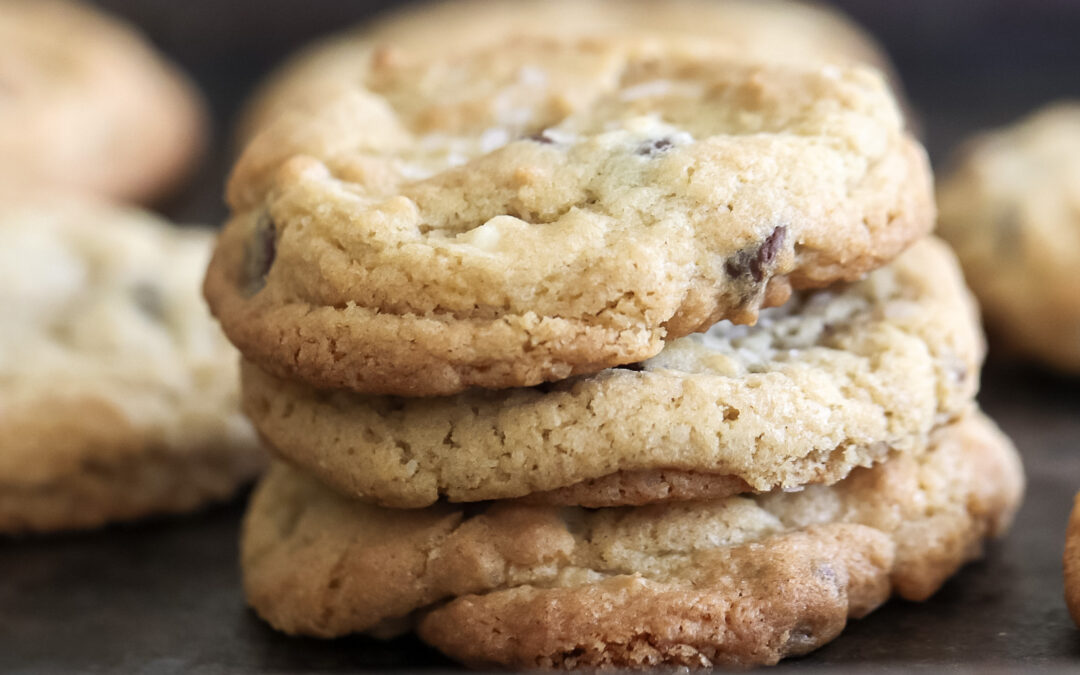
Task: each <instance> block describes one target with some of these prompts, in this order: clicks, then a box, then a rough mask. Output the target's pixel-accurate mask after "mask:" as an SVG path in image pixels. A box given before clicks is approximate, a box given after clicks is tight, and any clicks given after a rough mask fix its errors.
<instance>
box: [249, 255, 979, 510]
mask: <svg viewBox="0 0 1080 675" xmlns="http://www.w3.org/2000/svg"><path fill="white" fill-rule="evenodd" d="M982 356H983V342H982V334H981V332H980V329H979V324H978V318H977V316H976V310H975V307H974V303H973V301H972V299H971V298H970V296H969V294H968V292H967V290H966V288H965V287H964V285H963V280H962V278H961V276H960V270H959V268H958V266H957V264H956V261H955V259H954V258H953V256H952V254H951V253H950V252H949V250H948V249H947V248H946V247H945V246H944V245H943V244H941V243H940V242H938V241H936V240H932V239H927V240H924V241H921V242H919V243H917V244H916V245H915V246H913V247H912V248H911V249H910V250H908V251H907V252H905V253H904V254H903V255H902V256H900V257H899V258H898V259H897V260H896V261H894V262H893V263H892V264H891V265H890V266H887V267H885V268H882V269H880V270H878V271H876V272H874V273H873V274H871V275H870V276H869V277H868V278H867V279H866V280H864V281H862V282H857V283H854V284H851V285H848V286H841V287H836V288H834V289H829V290H821V291H806V292H802V293H800V294H798V295H796V296H795V297H794V298H793V299H792V300H791V301H790V302H789V303H787V304H786V305H784V306H783V307H778V308H773V309H769V310H766V311H764V312H762V314H761V319H760V321H758V323H757V325H755V326H753V327H748V326H737V325H734V324H731V323H728V322H723V323H720V324H717V325H715V326H713V327H712V328H711V329H710V330H709V331H708V332H707V333H704V334H699V335H693V336H689V337H685V338H682V339H679V340H676V341H674V342H672V343H670V344H669V345H668V346H667V347H666V348H665V349H664V351H662V352H661V353H660V354H659V355H658V356H657V357H655V358H653V359H650V360H649V361H646V362H644V363H642V364H639V365H635V366H634V367H632V368H613V369H608V370H605V371H603V372H601V373H599V374H596V375H592V376H583V377H579V378H575V379H571V380H567V381H564V382H559V383H555V384H550V385H544V386H543V387H536V388H529V389H516V390H512V391H497V392H493V391H471V392H466V393H464V394H459V395H456V396H452V397H446V398H438V399H402V398H396V397H385V396H363V395H358V394H353V393H350V392H342V391H317V390H314V389H311V388H310V387H306V386H304V385H302V384H299V383H296V382H291V381H287V380H282V379H279V378H276V377H274V376H272V375H269V374H267V373H265V371H262V370H261V369H259V368H258V367H256V366H253V365H251V364H250V363H245V364H244V366H243V367H242V369H241V372H242V378H243V384H242V391H243V397H244V408H245V411H246V412H247V414H248V416H249V417H250V418H251V419H252V421H253V422H254V423H255V426H256V428H258V429H259V431H260V433H261V434H262V436H263V437H264V438H265V439H266V440H267V441H268V443H269V444H270V445H272V446H274V447H275V448H276V449H277V450H278V452H280V453H281V454H282V455H283V456H285V457H286V458H288V459H289V460H290V461H292V462H294V463H296V464H298V465H300V466H302V467H304V468H305V469H306V470H308V471H311V472H312V473H314V474H315V475H317V476H318V477H319V478H320V479H321V480H323V481H324V482H326V483H327V484H329V485H331V486H333V487H334V488H336V489H338V490H339V491H342V492H343V493H345V494H349V495H353V496H357V497H361V498H364V499H367V500H370V501H374V502H377V503H379V504H382V505H384V506H393V507H421V506H427V505H429V504H431V503H433V502H435V501H436V500H437V499H439V498H441V497H445V498H448V499H449V500H451V501H479V500H486V499H506V498H512V497H522V496H525V495H531V497H530V499H532V500H533V501H537V500H540V501H544V502H549V503H551V502H553V503H563V504H566V503H572V504H581V505H587V506H609V505H618V504H641V503H647V502H651V501H658V500H664V499H702V498H716V497H722V496H726V495H729V494H735V493H738V492H744V491H746V490H760V491H765V490H770V489H773V488H776V487H782V488H793V487H798V486H800V485H803V484H806V483H815V482H825V483H831V482H835V481H836V480H839V479H840V478H843V477H844V476H845V475H847V473H848V472H849V471H850V470H851V469H852V468H854V467H856V466H867V465H870V464H872V463H873V462H875V461H878V460H880V459H882V458H884V457H885V456H886V454H887V453H888V452H889V451H890V450H894V451H898V452H918V451H921V450H922V449H924V448H925V446H926V439H927V436H928V434H929V433H930V432H931V430H932V429H933V428H935V427H936V426H939V425H941V424H943V423H947V422H948V421H949V420H951V419H954V418H956V417H957V416H959V415H960V414H961V413H962V412H963V411H964V410H965V409H966V408H967V407H968V406H970V405H971V400H972V398H973V397H974V394H975V392H976V390H977V388H978V374H979V368H980V366H981V363H982ZM534 493H541V494H534Z"/></svg>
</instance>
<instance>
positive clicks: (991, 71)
mask: <svg viewBox="0 0 1080 675" xmlns="http://www.w3.org/2000/svg"><path fill="white" fill-rule="evenodd" d="M98 4H99V5H101V6H102V7H105V8H107V9H109V10H111V11H113V12H114V13H116V14H118V15H120V16H123V17H125V18H127V19H128V20H129V21H131V22H133V23H135V24H137V25H138V26H140V27H141V28H142V29H143V31H145V32H146V33H147V35H148V36H149V37H150V39H152V40H153V41H154V42H156V43H157V44H158V46H159V47H161V48H162V49H163V50H164V51H165V52H167V53H168V54H169V55H170V56H172V57H173V59H175V60H176V61H177V62H179V63H180V64H181V65H182V66H183V67H184V68H186V69H187V70H188V72H189V73H190V74H191V75H192V76H193V77H194V78H195V79H196V81H198V83H199V84H200V86H201V87H202V88H203V90H204V92H205V93H206V95H207V97H208V98H209V100H210V102H211V105H212V107H213V112H214V116H215V122H216V125H217V128H216V132H217V138H216V143H215V147H216V148H217V152H216V153H215V154H214V155H213V156H212V157H211V158H209V160H208V163H207V164H206V166H205V167H204V170H203V171H202V173H201V174H200V176H199V180H198V181H197V183H196V184H195V185H193V186H192V188H191V189H190V190H189V191H188V192H187V193H186V194H184V195H182V196H181V197H180V198H179V199H178V200H176V201H175V202H174V203H173V204H172V205H171V207H170V208H169V209H167V210H169V211H170V212H171V213H172V214H173V215H176V216H178V217H180V218H184V219H197V220H218V219H220V218H221V217H223V215H224V208H223V207H222V206H221V204H220V199H219V198H218V195H220V193H221V189H220V185H221V182H222V180H223V178H224V174H225V172H226V170H227V166H226V164H227V157H228V138H229V136H228V134H229V129H230V125H231V121H232V119H233V117H234V116H235V114H236V112H237V110H238V109H239V107H240V105H241V104H242V103H243V101H244V98H245V97H246V96H247V95H248V94H249V93H250V92H251V90H252V88H253V87H254V86H255V84H256V83H257V82H258V81H259V79H260V78H261V77H262V76H264V75H265V74H266V73H267V72H269V70H270V69H272V68H273V67H274V66H275V65H276V64H278V63H280V62H281V60H282V59H283V58H285V57H286V56H287V55H288V54H289V53H290V52H291V51H293V50H294V49H296V48H298V47H300V46H302V45H304V44H305V43H307V42H309V41H310V40H312V39H314V38H317V37H319V36H320V35H325V34H327V33H330V32H333V31H336V30H341V29H343V28H345V27H348V26H350V25H352V24H354V23H356V22H359V21H362V20H364V19H365V18H367V17H370V16H372V15H374V14H375V13H377V12H379V11H382V10H386V9H389V8H392V7H396V6H402V5H404V4H405V3H403V2H393V1H391V0H381V1H377V0H304V1H303V2H301V1H300V0H186V1H184V0H181V1H177V0H98ZM826 4H827V3H826ZM831 4H833V5H835V6H836V7H838V8H839V9H841V10H843V11H844V12H846V13H847V14H849V15H850V16H851V17H853V18H854V19H855V20H856V21H857V22H859V23H860V24H862V25H863V26H864V27H865V28H867V29H868V30H869V31H870V32H871V33H873V34H874V35H875V36H877V38H878V39H879V40H880V41H881V42H882V43H883V44H884V45H885V47H886V49H887V50H888V52H889V53H890V55H891V56H892V58H893V60H894V62H895V63H896V65H897V69H898V70H899V72H900V75H901V77H902V79H903V83H904V86H905V87H906V90H907V92H908V95H909V96H910V98H911V100H912V102H913V104H914V107H915V109H916V111H917V113H918V115H919V117H920V119H921V123H922V127H923V131H924V135H925V140H926V143H927V146H928V148H929V150H930V154H931V156H932V157H933V159H934V161H935V163H937V164H938V165H940V163H941V162H942V161H943V159H944V158H945V157H946V156H947V154H948V152H949V150H950V148H951V147H953V146H954V145H955V144H956V143H957V142H958V141H959V140H960V139H962V138H963V137H965V136H966V135H967V134H969V133H970V132H972V131H974V130H977V129H981V128H985V127H988V126H994V125H999V124H1002V123H1005V122H1008V121H1010V120H1012V119H1015V118H1016V117H1018V116H1020V115H1022V114H1024V113H1025V112H1026V111H1028V110H1031V109H1033V108H1035V107H1037V106H1039V105H1041V104H1043V103H1045V102H1048V101H1050V100H1053V99H1056V98H1062V97H1069V96H1080V1H1078V0H934V1H932V2H931V1H929V0H927V1H923V2H897V1H896V0H836V1H835V2H833V3H831ZM658 11H662V10H658Z"/></svg>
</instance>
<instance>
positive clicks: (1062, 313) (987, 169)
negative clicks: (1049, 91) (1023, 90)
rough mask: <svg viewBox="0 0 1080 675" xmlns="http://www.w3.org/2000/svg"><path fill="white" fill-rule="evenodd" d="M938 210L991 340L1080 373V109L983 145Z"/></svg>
mask: <svg viewBox="0 0 1080 675" xmlns="http://www.w3.org/2000/svg"><path fill="white" fill-rule="evenodd" d="M938 204H939V208H940V220H939V233H940V234H941V236H943V237H945V238H946V239H947V240H948V241H949V242H950V243H951V244H952V245H953V247H954V248H955V249H956V252H957V254H958V255H959V257H960V261H961V263H962V264H963V266H964V272H965V274H966V276H967V280H968V283H969V284H970V285H971V287H972V289H973V290H974V291H975V294H976V295H977V296H978V298H979V300H980V302H981V303H982V307H983V312H984V314H985V315H986V320H987V323H988V326H989V327H990V329H991V335H992V336H994V337H997V338H998V339H999V344H1000V345H1001V346H1003V347H1005V348H1006V349H1007V350H1011V351H1014V352H1016V353H1019V354H1022V355H1024V356H1027V357H1031V358H1034V359H1037V360H1039V361H1042V362H1043V363H1044V364H1046V365H1048V366H1050V367H1053V368H1055V369H1058V370H1061V371H1064V372H1070V373H1080V275H1078V274H1077V270H1078V269H1080V102H1072V103H1058V104H1055V105H1053V106H1050V107H1048V108H1045V109H1043V110H1041V111H1039V112H1036V113H1034V114H1033V115H1031V116H1030V117H1028V118H1026V119H1024V120H1021V121H1020V122H1019V123H1017V124H1015V125H1014V126H1011V127H1008V128H1005V129H1000V130H997V131H992V132H989V133H985V134H983V135H981V136H979V137H976V138H975V139H973V140H972V141H971V142H970V143H969V144H968V145H967V146H966V147H965V148H964V149H963V150H962V151H961V152H960V153H959V154H958V156H957V157H956V158H955V161H954V164H953V167H952V170H951V171H950V172H949V173H948V174H946V175H945V177H944V178H943V179H942V180H941V181H940V183H939V186H938Z"/></svg>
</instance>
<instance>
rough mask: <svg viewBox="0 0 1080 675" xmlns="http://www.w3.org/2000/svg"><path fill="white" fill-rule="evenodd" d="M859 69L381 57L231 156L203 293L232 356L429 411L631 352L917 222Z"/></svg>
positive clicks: (769, 300)
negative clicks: (225, 218)
mask: <svg viewBox="0 0 1080 675" xmlns="http://www.w3.org/2000/svg"><path fill="white" fill-rule="evenodd" d="M929 175H930V174H929V169H928V166H927V163H926V158H925V153H924V152H923V150H922V148H921V147H920V146H919V145H918V143H917V142H915V141H914V140H912V139H911V138H910V136H909V135H908V134H906V133H905V132H904V129H903V123H902V121H901V118H900V115H899V113H898V111H897V108H896V105H895V101H894V100H893V98H892V96H891V94H890V93H889V91H888V88H887V87H886V85H885V83H884V82H883V80H882V78H881V77H880V75H878V74H876V73H874V72H872V71H869V70H867V69H864V68H861V67H854V68H839V67H833V66H828V67H812V68H801V67H797V66H790V65H778V64H769V63H754V62H746V61H743V60H740V59H738V58H737V57H734V56H732V55H731V54H730V53H727V52H726V51H725V50H723V49H719V48H714V47H711V46H709V45H705V44H702V43H693V42H690V41H687V40H680V41H679V44H677V45H676V44H673V43H670V42H665V41H663V40H651V39H650V40H638V39H601V38H583V39H573V40H569V41H564V40H559V39H552V38H543V37H536V38H530V37H527V36H523V37H519V38H513V39H511V40H510V41H509V42H506V43H503V44H501V45H499V46H496V47H486V48H482V49H478V50H473V51H470V50H465V51H462V52H455V53H453V54H448V55H445V56H443V57H441V58H436V59H424V58H412V57H411V56H410V55H409V54H406V53H401V52H395V53H390V52H383V53H381V55H380V56H379V58H375V59H373V60H372V62H371V67H370V69H369V71H368V73H367V77H366V78H365V79H364V81H363V82H360V83H357V84H356V85H355V86H354V87H353V88H352V89H351V90H349V91H345V92H342V93H341V95H339V96H338V97H336V98H334V99H333V100H328V101H326V102H325V104H324V105H323V106H322V107H321V108H320V110H319V112H317V113H315V114H311V115H307V114H297V115H285V116H283V117H281V118H279V119H278V120H277V122H275V123H274V124H273V125H271V126H270V127H269V128H268V129H266V131H265V132H263V133H262V134H261V135H260V136H259V138H258V139H256V140H255V141H254V142H253V143H252V144H251V145H250V146H249V147H248V149H247V150H246V151H245V153H244V156H243V157H242V158H241V160H240V162H239V164H238V165H237V167H236V169H235V172H234V175H233V177H232V180H231V184H230V186H229V197H230V202H231V204H232V207H233V209H234V211H235V216H234V217H233V219H232V220H231V222H230V223H229V224H228V226H227V227H226V230H225V232H224V234H223V236H222V238H221V239H220V241H219V244H218V248H217V251H216V253H215V257H214V260H213V262H212V263H211V266H210V270H209V272H208V276H207V281H206V293H207V297H208V298H209V300H210V303H211V307H212V309H213V310H214V313H215V314H216V315H217V316H218V318H219V319H220V320H221V321H222V324H223V326H224V327H225V330H226V333H227V334H228V335H229V337H230V338H231V339H232V340H233V342H234V343H235V344H236V345H237V346H239V347H240V349H241V351H242V352H244V354H245V356H247V357H248V358H249V359H251V360H252V361H254V362H256V363H258V364H259V365H260V366H262V367H263V368H265V369H266V370H269V371H271V372H273V373H276V374H278V375H282V376H286V377H295V378H300V379H303V380H305V381H307V382H309V383H310V384H313V385H315V386H321V387H346V388H351V389H354V390H356V391H361V392H372V393H389V394H403V395H411V396H430V395H440V394H450V393H454V392H458V391H461V390H463V389H465V388H467V387H471V386H480V387H489V388H501V387H511V386H523V385H533V384H537V383H540V382H543V381H551V380H558V379H563V378H566V377H569V376H571V375H574V374H578V373H590V372H596V371H598V370H601V369H603V368H605V367H608V366H612V365H618V364H624V363H632V362H636V361H641V360H644V359H646V358H648V357H650V356H652V355H654V354H656V353H657V352H658V351H659V350H660V349H661V347H662V346H663V343H664V341H665V340H669V339H672V338H675V337H679V336H682V335H686V334H688V333H692V332H695V331H701V330H704V329H706V328H708V327H709V326H710V325H712V324H714V323H716V322H717V321H719V320H721V319H725V318H727V319H732V320H734V321H737V322H742V323H750V322H753V321H754V320H755V318H756V316H757V312H758V309H759V308H760V307H762V306H767V305H775V304H779V303H780V302H782V301H783V300H785V299H786V298H787V297H788V295H789V294H790V291H791V289H792V288H793V287H794V288H806V287H815V286H822V285H826V284H829V283H831V282H833V281H837V280H840V279H854V278H857V277H859V276H861V275H863V274H864V273H866V272H867V271H868V270H871V269H873V268H875V267H878V266H879V265H881V264H883V263H884V262H886V261H887V260H889V259H891V258H892V257H893V256H895V255H896V254H897V253H899V252H900V251H901V250H902V249H903V248H904V247H905V246H906V245H907V244H908V243H909V242H910V241H913V240H914V239H916V238H917V237H919V236H921V235H922V234H924V233H925V232H926V231H927V230H928V229H929V227H930V226H931V223H932V221H933V215H934V208H933V200H932V195H931V188H930V180H929Z"/></svg>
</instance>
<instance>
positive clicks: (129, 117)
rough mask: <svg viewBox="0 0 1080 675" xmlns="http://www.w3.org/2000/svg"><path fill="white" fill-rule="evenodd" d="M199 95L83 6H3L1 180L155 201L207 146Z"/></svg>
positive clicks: (113, 22)
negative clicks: (205, 145) (204, 146)
mask: <svg viewBox="0 0 1080 675" xmlns="http://www.w3.org/2000/svg"><path fill="white" fill-rule="evenodd" d="M204 136H205V120H204V111H203V105H202V102H201V100H200V98H199V95H198V94H197V93H196V91H195V89H194V88H193V87H192V86H191V85H190V84H189V83H188V82H187V80H186V78H184V77H183V76H182V75H181V74H180V73H179V72H178V71H176V70H175V69H174V68H173V67H172V66H171V65H169V64H167V63H165V62H164V60H163V59H162V57H161V56H160V55H158V54H156V53H155V52H154V49H153V47H152V46H151V45H150V44H149V43H148V42H147V41H146V40H144V39H143V38H142V37H141V36H139V35H138V34H137V32H136V31H135V30H134V28H132V27H131V26H128V25H126V24H124V23H122V22H121V21H119V20H117V19H114V18H112V17H109V16H107V15H105V14H103V13H102V12H100V11H98V10H95V9H93V8H92V6H90V5H88V4H86V3H75V2H67V1H65V0H0V182H3V184H5V185H27V186H29V187H31V188H33V187H37V186H51V187H60V188H65V189H75V190H80V191H86V192H90V193H93V194H99V195H105V196H107V197H110V198H113V199H119V200H134V201H143V202H145V201H149V200H153V199H155V198H158V197H162V196H164V194H165V193H167V192H168V191H169V190H171V189H173V188H174V187H175V186H176V183H177V182H178V180H179V179H182V178H183V177H184V176H185V175H186V174H187V173H188V172H189V171H190V169H191V167H192V165H193V164H194V161H195V160H196V159H197V158H198V156H199V155H200V154H201V150H202V148H203V145H204V143H205V138H204Z"/></svg>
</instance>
